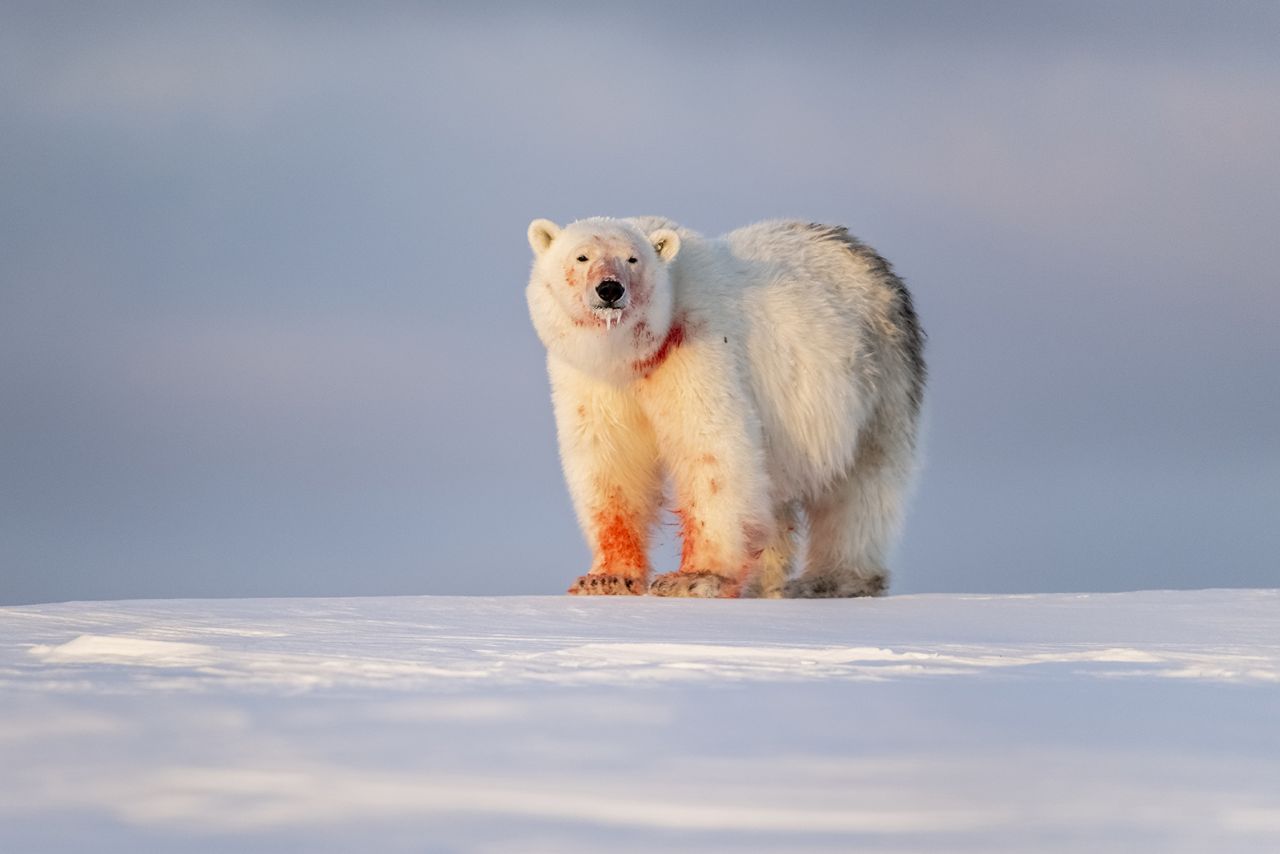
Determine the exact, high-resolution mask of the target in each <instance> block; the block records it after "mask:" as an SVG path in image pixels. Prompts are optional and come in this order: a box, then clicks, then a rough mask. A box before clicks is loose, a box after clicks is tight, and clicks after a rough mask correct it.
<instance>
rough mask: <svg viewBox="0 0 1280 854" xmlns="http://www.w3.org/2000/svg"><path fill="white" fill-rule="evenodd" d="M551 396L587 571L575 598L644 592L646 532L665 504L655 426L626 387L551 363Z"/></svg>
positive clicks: (576, 585)
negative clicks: (587, 549) (587, 554)
mask: <svg viewBox="0 0 1280 854" xmlns="http://www.w3.org/2000/svg"><path fill="white" fill-rule="evenodd" d="M551 386H552V399H553V403H554V408H555V414H556V430H557V434H558V436H559V441H560V459H561V463H562V464H563V467H564V476H565V481H566V483H567V484H568V487H569V494H570V496H571V497H572V499H573V505H574V509H575V511H576V512H577V515H578V522H579V524H580V525H581V527H582V532H583V535H584V536H585V538H586V540H587V544H588V546H590V548H591V569H590V570H589V571H588V572H587V574H586V575H583V576H581V577H580V578H578V579H577V580H576V581H574V582H573V584H572V585H570V587H569V591H568V592H569V593H570V594H571V595H575V596H611V595H613V596H619V595H621V596H625V595H635V596H638V595H641V594H643V593H645V592H646V591H647V590H648V586H649V554H648V552H649V533H650V531H651V529H652V528H653V525H654V523H655V522H656V521H657V516H658V511H659V509H660V507H661V502H662V477H661V471H660V469H659V466H658V452H657V446H656V443H655V440H654V435H653V430H652V428H651V427H650V426H649V423H648V421H647V419H646V418H645V416H644V413H643V412H642V411H641V409H640V407H639V405H638V404H637V403H636V401H635V399H634V398H633V397H632V396H631V395H630V394H628V393H627V392H626V391H625V390H623V389H618V388H615V387H613V386H609V385H606V384H604V383H601V382H599V381H597V380H594V379H592V378H590V377H587V376H584V375H583V374H581V373H579V372H578V371H576V370H575V369H573V368H571V367H568V366H564V365H559V366H557V365H556V363H555V362H554V361H553V362H551Z"/></svg>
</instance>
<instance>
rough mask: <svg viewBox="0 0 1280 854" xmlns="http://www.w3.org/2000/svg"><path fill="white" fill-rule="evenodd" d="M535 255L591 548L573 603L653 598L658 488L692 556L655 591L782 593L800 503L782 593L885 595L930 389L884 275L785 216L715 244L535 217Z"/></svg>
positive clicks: (564, 438) (542, 314) (674, 230)
mask: <svg viewBox="0 0 1280 854" xmlns="http://www.w3.org/2000/svg"><path fill="white" fill-rule="evenodd" d="M841 233H843V232H841ZM529 242H530V245H531V246H532V248H533V250H534V254H535V260H534V265H533V271H532V274H531V276H530V280H529V286H528V291H527V296H528V301H529V309H530V313H531V315H532V318H533V323H534V326H535V328H536V329H537V332H538V335H539V337H540V338H541V339H542V341H543V343H544V344H545V345H546V347H547V351H548V358H547V364H548V370H549V372H550V376H551V387H552V399H553V404H554V408H555V414H556V423H557V426H558V433H559V440H560V452H561V459H562V461H563V465H564V472H565V478H566V480H567V482H568V486H569V491H570V493H571V495H572V497H573V502H574V506H575V508H576V511H577V514H578V518H579V522H580V524H581V525H582V528H583V531H584V532H585V534H586V537H587V541H588V543H589V545H590V546H591V548H592V552H593V555H594V560H593V565H592V567H591V570H590V572H589V573H588V575H587V576H584V577H583V578H582V579H579V581H578V582H577V583H576V584H575V587H574V588H573V589H572V590H571V592H579V593H619V592H632V593H634V592H643V590H644V589H645V586H646V584H647V580H648V574H649V566H648V561H647V558H645V557H644V556H643V554H644V549H646V548H647V544H648V535H649V531H650V529H651V527H652V526H653V524H654V522H655V521H656V520H657V518H658V513H659V509H660V505H661V501H662V497H663V495H662V493H663V482H664V477H665V478H669V479H670V481H671V483H672V485H673V491H674V499H675V506H676V509H677V512H679V513H680V514H681V516H682V520H683V526H682V534H683V535H684V537H685V555H684V558H683V559H682V563H681V567H680V571H679V572H677V573H671V574H669V575H667V576H661V577H659V578H658V579H655V580H654V582H653V585H652V588H651V589H652V591H653V592H655V593H663V594H667V595H740V594H741V595H763V596H776V595H779V594H780V591H781V590H782V588H783V584H784V582H785V579H786V577H787V575H788V573H789V571H790V564H791V554H792V551H793V539H794V536H793V531H794V528H795V524H796V518H797V514H796V510H797V508H799V509H802V510H803V511H804V515H805V517H806V518H807V519H808V522H809V549H808V554H807V557H806V569H805V572H804V574H803V575H802V576H801V578H799V579H797V580H796V581H794V582H792V583H791V585H789V586H788V588H787V589H788V591H789V593H790V595H796V596H843V595H861V594H867V593H877V592H880V591H881V590H882V589H883V587H884V583H885V579H886V573H887V570H886V568H885V563H884V562H885V557H886V551H887V549H888V546H889V544H890V541H891V539H892V537H893V534H894V530H895V528H896V524H897V520H898V517H899V512H900V505H901V500H902V494H903V491H904V489H905V486H906V483H907V481H908V479H909V476H910V473H911V469H912V467H913V453H914V437H915V421H916V414H917V413H916V411H917V409H918V406H916V405H914V404H913V403H912V402H911V401H912V399H913V398H912V395H913V394H914V395H916V396H917V397H916V402H917V403H918V393H919V388H918V383H919V382H920V381H921V377H919V376H915V377H913V376H912V370H911V366H910V360H909V358H908V356H907V355H906V353H905V352H904V347H903V343H902V330H901V329H900V328H898V327H896V326H895V321H894V318H895V315H894V306H895V304H894V300H895V299H899V298H900V296H899V295H898V294H896V293H895V291H894V289H893V288H892V287H891V286H890V285H889V284H888V281H887V279H886V276H887V277H889V278H891V277H892V274H891V273H887V272H886V268H885V267H883V266H881V267H880V268H877V267H876V265H875V264H873V263H870V262H869V261H868V258H867V256H866V255H861V254H859V252H857V251H854V250H851V248H850V244H849V243H847V242H842V241H841V240H840V239H835V238H833V236H832V231H831V230H830V229H827V230H825V231H824V230H823V229H822V227H817V226H810V225H805V224H802V223H789V222H766V223H761V224H758V225H753V226H749V227H747V228H743V229H739V230H737V231H734V232H732V233H730V234H728V235H726V236H725V237H723V238H719V239H707V238H704V237H701V236H699V235H698V234H696V233H694V232H691V231H688V230H686V229H682V228H678V227H675V226H674V225H672V224H671V223H668V222H666V221H665V220H662V219H659V218H654V217H645V218H637V219H632V220H614V219H603V218H596V219H587V220H580V221H578V222H575V223H572V224H571V225H569V226H567V227H565V228H564V229H560V228H558V227H557V226H556V225H555V224H554V223H551V222H548V221H546V220H536V221H534V222H533V223H532V224H531V225H530V228H529ZM867 252H868V253H869V250H867ZM579 257H586V258H587V261H585V262H582V261H578V260H577V259H578V258H579ZM870 257H872V258H874V259H875V260H876V261H878V260H879V259H878V257H876V256H874V255H871V256H870ZM631 258H635V259H636V261H635V262H634V263H631V262H630V261H629V259H631ZM606 278H611V279H615V280H617V281H619V282H621V283H622V284H623V285H624V287H625V288H626V294H625V296H624V297H623V299H622V300H620V301H619V302H618V304H617V305H619V306H620V308H601V307H600V303H601V300H600V299H599V298H598V296H597V295H596V291H595V288H596V286H597V285H598V284H599V282H600V281H602V280H603V279H606ZM895 281H896V280H895ZM902 293H905V290H904V291H903V292H902ZM912 322H914V315H912ZM913 383H916V384H917V387H916V388H915V390H914V392H913V390H912V384H913ZM637 546H639V548H638V549H637ZM618 579H621V581H619V580H618Z"/></svg>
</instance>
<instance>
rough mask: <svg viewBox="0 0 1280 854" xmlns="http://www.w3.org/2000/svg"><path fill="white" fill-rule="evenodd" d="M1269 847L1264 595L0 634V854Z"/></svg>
mask: <svg viewBox="0 0 1280 854" xmlns="http://www.w3.org/2000/svg"><path fill="white" fill-rule="evenodd" d="M852 848H857V849H859V850H874V851H972V852H989V851H1010V852H1013V851H1080V850H1089V851H1112V850H1117V851H1118V850H1124V851H1135V850H1147V851H1175V852H1176V851H1186V852H1192V851H1197V852H1198V851H1208V850H1212V851H1268V852H1270V851H1276V850H1280V591H1278V590H1231V591H1227V590H1207V591H1183V592H1141V593H1123V594H1106V595H1102V594H1079V595H1037V596H960V595H920V596H895V597H888V598H884V599H877V600H846V601H700V600H669V599H657V598H651V597H645V598H635V599H633V598H585V599H584V598H570V597H510V598H479V597H474V598H472V597H397V598H365V599H257V600H207V601H197V600H185V601H179V600H173V601H136V602H95V603H66V604H57V605H37V606H25V607H7V608H0V851H5V852H9V851H13V852H28V851H30V852H44V851H86V850H93V851H142V850H164V851H198V852H205V851H210V852H211V851H227V850H236V851H280V852H284V851H296V850H306V851H351V850H374V851H494V852H497V851H504V852H505V851H545V852H574V851H582V852H598V851H605V850H608V851H652V850H655V849H662V850H666V851H725V852H729V851H735V852H736V851H765V850H768V851H779V850H781V851H848V850H850V849H852Z"/></svg>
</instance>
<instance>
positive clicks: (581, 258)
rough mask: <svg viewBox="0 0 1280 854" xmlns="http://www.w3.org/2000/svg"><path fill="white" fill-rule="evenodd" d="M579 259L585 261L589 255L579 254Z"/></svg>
mask: <svg viewBox="0 0 1280 854" xmlns="http://www.w3.org/2000/svg"><path fill="white" fill-rule="evenodd" d="M578 260H579V261H583V262H585V261H586V260H587V256H586V255H579V256H578Z"/></svg>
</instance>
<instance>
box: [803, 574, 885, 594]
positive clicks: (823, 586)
mask: <svg viewBox="0 0 1280 854" xmlns="http://www.w3.org/2000/svg"><path fill="white" fill-rule="evenodd" d="M888 586H889V581H888V579H887V578H886V577H885V576H884V575H883V574H881V573H876V574H874V575H856V574H854V573H852V572H822V573H813V574H805V575H802V576H800V577H799V578H795V579H792V580H791V581H788V582H787V586H786V587H785V588H784V595H785V596H786V598H788V599H850V598H853V597H855V596H882V595H883V594H884V591H885V589H886V588H888Z"/></svg>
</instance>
